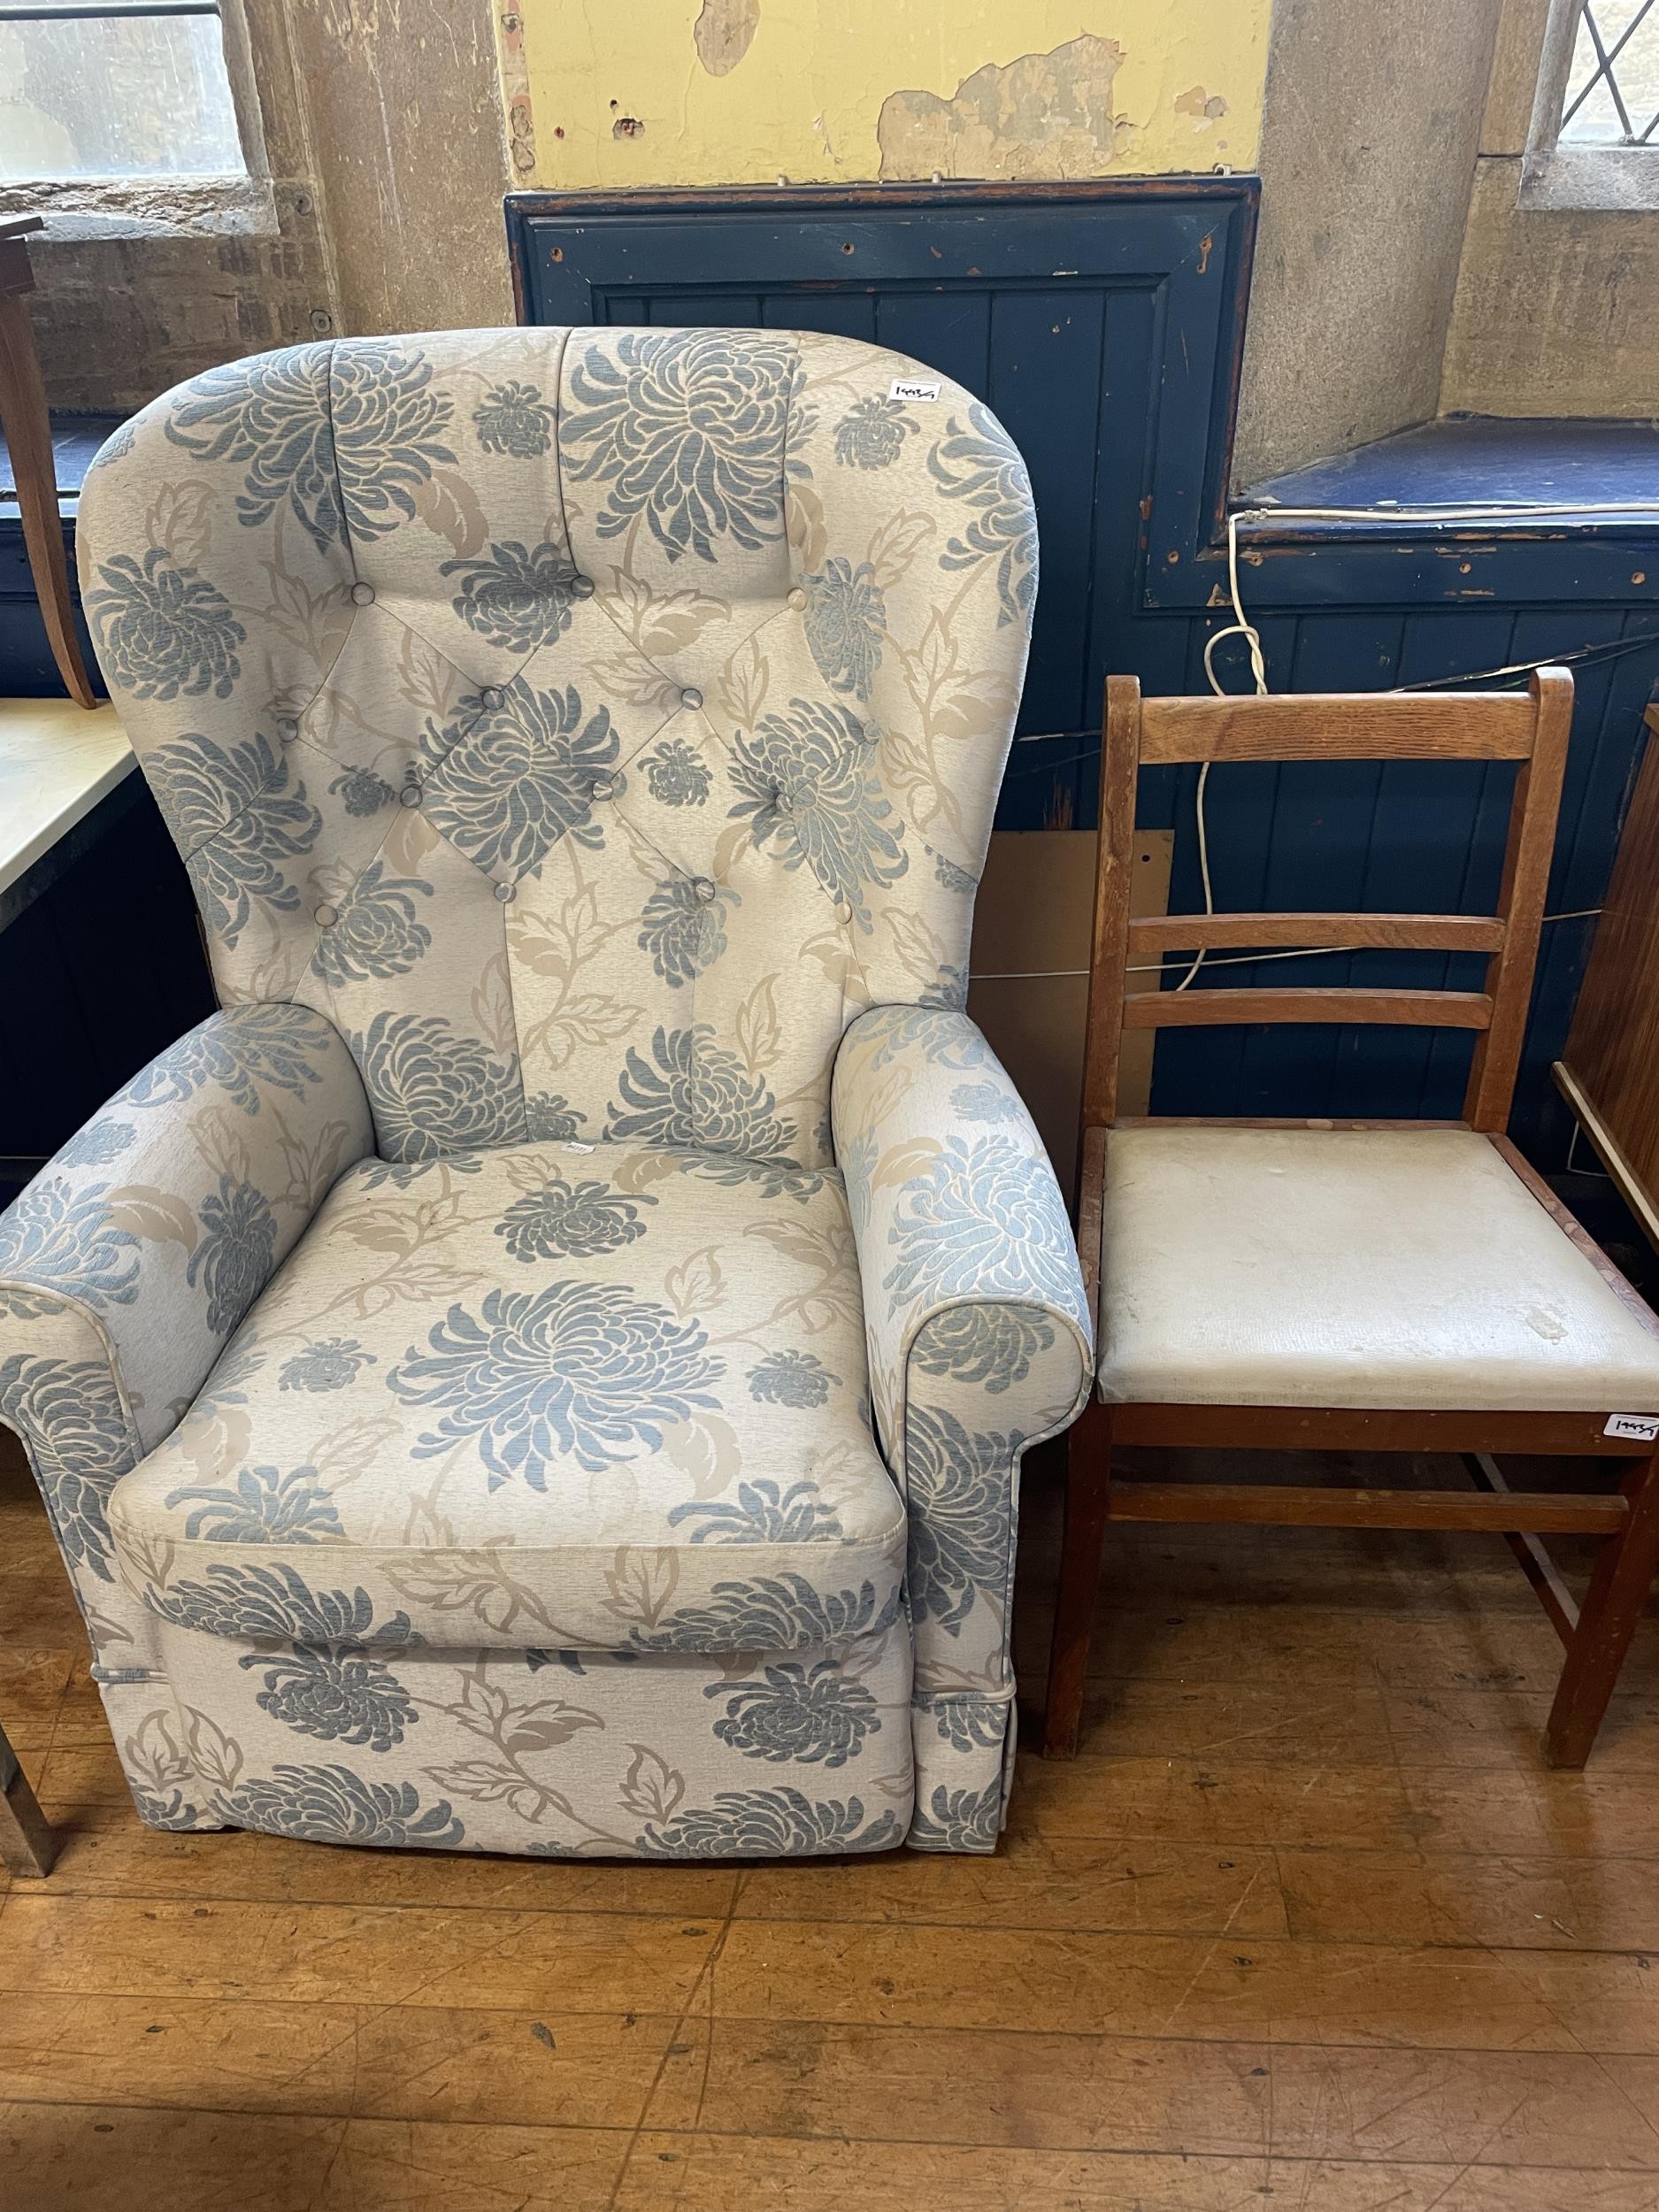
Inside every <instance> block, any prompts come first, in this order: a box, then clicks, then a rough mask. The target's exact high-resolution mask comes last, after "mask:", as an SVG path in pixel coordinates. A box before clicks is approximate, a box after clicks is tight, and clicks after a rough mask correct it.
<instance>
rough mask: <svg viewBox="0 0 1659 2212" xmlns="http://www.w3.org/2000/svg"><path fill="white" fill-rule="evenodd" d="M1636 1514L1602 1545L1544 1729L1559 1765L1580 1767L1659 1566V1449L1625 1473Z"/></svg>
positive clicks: (1551, 1758)
mask: <svg viewBox="0 0 1659 2212" xmlns="http://www.w3.org/2000/svg"><path fill="white" fill-rule="evenodd" d="M1624 1494H1625V1496H1626V1497H1627V1498H1628V1499H1629V1500H1630V1518H1629V1520H1628V1521H1627V1522H1626V1523H1625V1525H1624V1529H1623V1531H1622V1532H1621V1533H1620V1534H1619V1535H1617V1536H1614V1537H1609V1539H1608V1540H1607V1541H1606V1542H1605V1543H1604V1544H1603V1545H1602V1547H1601V1555H1600V1557H1599V1558H1598V1559H1597V1561H1596V1563H1595V1571H1594V1573H1593V1575H1592V1576H1591V1578H1590V1587H1589V1591H1588V1593H1587V1594H1586V1598H1585V1601H1584V1605H1583V1608H1582V1609H1581V1611H1580V1612H1579V1615H1578V1630H1577V1632H1576V1633H1575V1634H1574V1636H1573V1639H1572V1641H1571V1644H1570V1645H1569V1646H1568V1647H1567V1663H1566V1665H1565V1666H1564V1667H1563V1669H1562V1671H1561V1681H1560V1683H1559V1685H1558V1686H1557V1687H1556V1690H1555V1703H1554V1704H1553V1705H1552V1706H1551V1707H1550V1709H1549V1719H1548V1723H1547V1724H1546V1725H1545V1729H1544V1756H1545V1758H1546V1760H1547V1761H1548V1763H1549V1764H1550V1765H1551V1766H1552V1767H1581V1766H1582V1765H1583V1764H1584V1763H1585V1761H1586V1759H1587V1758H1588V1757H1589V1755H1590V1748H1591V1746H1592V1745H1593V1744H1594V1741H1595V1735H1596V1731H1597V1729H1598V1728H1600V1726H1601V1716H1602V1714H1603V1713H1605V1712H1606V1710H1607V1701H1608V1700H1609V1697H1611V1695H1612V1694H1613V1686H1614V1684H1615V1683H1616V1682H1617V1680H1618V1671H1619V1669H1620V1668H1621V1667H1622V1666H1623V1665H1624V1654H1625V1653H1626V1651H1628V1650H1629V1648H1630V1640H1631V1638H1632V1635H1633V1634H1634V1633H1635V1630H1636V1623H1637V1622H1638V1620H1639V1619H1640V1617H1641V1610H1642V1608H1643V1606H1644V1605H1645V1604H1646V1603H1647V1593H1648V1591H1649V1590H1650V1589H1651V1588H1652V1587H1653V1580H1654V1573H1655V1569H1659V1452H1655V1453H1654V1455H1652V1456H1651V1457H1650V1458H1648V1459H1645V1460H1643V1461H1642V1463H1641V1464H1640V1466H1639V1467H1637V1468H1635V1469H1634V1470H1633V1471H1632V1473H1631V1474H1630V1475H1629V1476H1628V1477H1627V1478H1626V1479H1625V1482H1624Z"/></svg>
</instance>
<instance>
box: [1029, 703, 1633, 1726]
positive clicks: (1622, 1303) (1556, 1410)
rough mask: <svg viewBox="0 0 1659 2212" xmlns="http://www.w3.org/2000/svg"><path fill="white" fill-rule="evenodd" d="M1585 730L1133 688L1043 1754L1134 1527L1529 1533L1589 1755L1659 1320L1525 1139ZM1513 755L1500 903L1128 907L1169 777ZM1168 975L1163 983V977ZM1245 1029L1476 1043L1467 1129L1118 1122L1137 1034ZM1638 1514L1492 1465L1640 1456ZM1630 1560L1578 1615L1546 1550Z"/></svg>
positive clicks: (1615, 1622)
mask: <svg viewBox="0 0 1659 2212" xmlns="http://www.w3.org/2000/svg"><path fill="white" fill-rule="evenodd" d="M1571 712H1572V684H1571V678H1570V677H1569V676H1568V675H1567V674H1566V673H1565V672H1564V671H1563V670H1560V669H1544V670H1541V671H1540V672H1539V673H1538V674H1537V675H1536V676H1535V677H1534V678H1533V680H1532V691H1531V695H1530V697H1529V696H1526V695H1522V694H1519V693H1482V694H1471V693H1463V694H1462V695H1441V696H1425V695H1415V696H1414V695H1353V696H1336V697H1323V698H1321V697H1315V696H1306V695H1304V696H1302V697H1280V696H1275V697H1270V698H1227V699H1210V698H1179V699H1148V700H1146V701H1143V700H1142V699H1141V687H1140V685H1139V684H1138V683H1137V682H1136V681H1135V680H1133V678H1127V677H1113V678H1112V679H1111V680H1110V682H1109V683H1108V685H1107V690H1106V732H1105V742H1104V745H1103V747H1102V764H1101V825H1102V828H1101V845H1100V863H1099V873H1098V878H1097V884H1096V897H1095V908H1094V949H1093V954H1092V960H1091V967H1090V979H1089V1001H1088V1025H1087V1047H1086V1061H1085V1072H1084V1101H1083V1127H1082V1145H1081V1163H1082V1164H1081V1170H1080V1186H1081V1187H1080V1204H1079V1240H1080V1244H1081V1249H1082V1258H1083V1270H1084V1275H1085V1279H1086V1281H1087V1284H1088V1286H1089V1292H1090V1296H1091V1299H1092V1300H1093V1302H1094V1307H1095V1311H1096V1317H1097V1322H1098V1369H1097V1381H1096V1388H1095V1394H1094V1397H1093V1399H1092V1400H1091V1402H1090V1404H1089V1406H1088V1408H1087V1410H1086V1411H1085V1413H1084V1415H1083V1417H1082V1418H1081V1419H1080V1421H1079V1423H1078V1425H1077V1426H1076V1427H1075V1428H1073V1429H1072V1431H1071V1434H1070V1437H1069V1438H1068V1440H1067V1442H1068V1455H1067V1474H1066V1505H1065V1538H1064V1558H1063V1563H1062V1569H1061V1582H1060V1596H1059V1608H1058V1613H1057V1617H1056V1622H1055V1632H1054V1649H1053V1657H1052V1661H1051V1664H1050V1669H1049V1679H1048V1713H1047V1716H1046V1730H1045V1738H1044V1744H1043V1748H1044V1750H1045V1752H1046V1753H1047V1754H1048V1755H1049V1756H1051V1757H1056V1756H1057V1757H1069V1756H1070V1755H1071V1754H1072V1753H1073V1752H1074V1751H1075V1750H1076V1747H1077V1734H1078V1721H1079V1711H1080V1709H1081V1705H1082V1698H1083V1686H1084V1678H1085V1673H1086V1670H1087V1660H1088V1647H1089V1628H1090V1619H1091V1616H1092V1613H1093V1610H1094V1601H1095V1594H1096V1591H1097V1588H1098V1586H1099V1581H1100V1570H1101V1557H1102V1548H1103V1543H1104V1539H1105V1533H1106V1526H1107V1524H1108V1523H1109V1522H1110V1521H1187V1522H1227V1523H1238V1522H1256V1523H1273V1524H1278V1525H1286V1526H1291V1527H1302V1528H1306V1527H1324V1528H1393V1529H1453V1530H1457V1529H1462V1530H1485V1531H1488V1532H1493V1533H1496V1534H1502V1535H1503V1536H1505V1537H1506V1538H1507V1539H1508V1540H1509V1543H1510V1546H1511V1548H1513V1549H1514V1550H1515V1552H1516V1554H1517V1558H1518V1559H1519V1561H1520V1563H1521V1565H1522V1567H1523V1569H1524V1570H1525V1572H1526V1574H1527V1576H1528V1578H1530V1579H1531V1581H1532V1585H1533V1586H1534V1588H1535V1589H1536V1590H1537V1592H1538V1594H1539V1596H1540V1599H1541V1600H1542V1601H1543V1604H1544V1608H1545V1610H1546V1611H1547V1612H1548V1615H1549V1617H1550V1619H1551V1620H1552V1621H1553V1622H1554V1624H1555V1628H1556V1630H1557V1632H1558V1633H1559V1634H1560V1637H1561V1640H1562V1641H1563V1644H1564V1645H1565V1647H1566V1654H1567V1656H1566V1663H1565V1666H1564V1668H1563V1671H1562V1676H1561V1681H1560V1686H1559V1687H1558V1689H1557V1690H1556V1693H1555V1702H1554V1704H1553V1706H1552V1708H1551V1710H1550V1715H1549V1720H1548V1726H1547V1729H1546V1731H1545V1738H1544V1749H1545V1755H1546V1757H1547V1758H1548V1761H1549V1763H1551V1764H1552V1765H1554V1766H1559V1767H1578V1766H1582V1765H1583V1764H1584V1763H1585V1760H1586V1758H1587V1756H1588V1755H1589V1752H1590V1747H1591V1746H1592V1744H1593V1743H1594V1740H1595V1733H1596V1730H1597V1728H1598V1726H1599V1725H1600V1724H1601V1716H1602V1713H1603V1711H1604V1710H1605V1709H1606V1706H1607V1701H1608V1698H1609V1695H1610V1694H1611V1692H1612V1689H1613V1685H1614V1682H1615V1681H1616V1679H1617V1675H1618V1671H1619V1667H1620V1664H1621V1663H1622V1662H1623V1659H1624V1653H1625V1650H1626V1647H1628V1645H1629V1642H1630V1640H1631V1635H1632V1631H1633V1630H1634V1628H1635V1624H1636V1621H1637V1617H1638V1616H1639V1615H1640V1611H1641V1609H1642V1605H1643V1602H1644V1601H1645V1599H1646V1596H1647V1590H1648V1587H1649V1585H1650V1584H1651V1582H1652V1579H1653V1576H1654V1571H1655V1563H1656V1562H1659V1480H1656V1479H1655V1451H1654V1449H1653V1441H1654V1439H1655V1437H1659V1321H1656V1320H1655V1317H1654V1316H1653V1314H1652V1313H1651V1312H1650V1311H1649V1310H1648V1309H1647V1306H1646V1305H1644V1304H1643V1302H1641V1300H1640V1298H1638V1296H1637V1295H1636V1294H1635V1292H1634V1291H1633V1290H1632V1288H1631V1287H1630V1286H1629V1285H1628V1284H1627V1283H1626V1282H1625V1281H1624V1278H1623V1277H1622V1276H1621V1275H1620V1274H1619V1273H1618V1271H1617V1269H1616V1268H1614V1266H1613V1265H1612V1263H1610V1262H1609V1260H1608V1259H1607V1258H1606V1257H1605V1256H1603V1255H1602V1254H1601V1251H1600V1250H1598V1248H1596V1246H1595V1245H1594V1243H1593V1242H1592V1241H1591V1240H1590V1238H1589V1237H1587V1236H1586V1234H1585V1233H1584V1232H1583V1230H1582V1229H1580V1227H1579V1226H1578V1223H1577V1222H1576V1221H1575V1220H1574V1219H1573V1218H1572V1217H1571V1214H1569V1213H1568V1212H1567V1211H1566V1210H1565V1208H1564V1207H1563V1206H1562V1205H1561V1204H1559V1202H1557V1201H1556V1199H1555V1196H1554V1195H1553V1194H1552V1193H1551V1192H1550V1191H1549V1189H1548V1187H1546V1185H1545V1184H1544V1183H1542V1182H1541V1181H1540V1179H1539V1178H1538V1177H1537V1176H1536V1175H1535V1174H1534V1173H1533V1172H1532V1169H1531V1168H1530V1167H1529V1166H1528V1165H1527V1164H1526V1163H1525V1160H1523V1159H1522V1158H1521V1156H1520V1155H1519V1153H1517V1151H1516V1150H1515V1148H1514V1147H1513V1146H1512V1145H1511V1144H1510V1143H1509V1141H1508V1140H1507V1138H1506V1137H1505V1136H1504V1133H1503V1132H1504V1127H1505V1125H1506V1123H1507V1121H1508V1119H1509V1105H1510V1099H1511V1095H1512V1094H1513V1091H1514V1087H1515V1078H1516V1071H1517V1066H1518V1064H1519V1060H1520V1053H1521V1041H1522V1035H1523V1032H1524V1029H1525V1022H1526V1015H1527V1006H1528V1001H1529V998H1530V995H1531V991H1532V970H1533V964H1534V962H1535V960H1536V957H1537V952H1538V941H1539V926H1540V922H1541V920H1542V918H1543V908H1544V890H1545V884H1546V880H1547V878H1548V872H1549V860H1550V850H1551V847H1552V845H1553V843H1554V841H1555V816H1556V810H1557V808H1558V805H1559V803H1560V796H1561V783H1562V772H1563V766H1564V764H1565V759H1566V749H1567V733H1568V725H1569V722H1570V720H1571ZM1293 759H1303V760H1305V759H1331V760H1352V759H1364V760H1424V761H1448V760H1509V761H1514V762H1515V763H1516V764H1517V767H1516V783H1515V796H1514V803H1513V808H1512V811H1511V816H1510V821H1509V841H1508V846H1507V849H1506V852H1505V856H1504V863H1503V874H1502V888H1501V890H1500V893H1499V896H1498V910H1497V913H1496V914H1495V915H1494V916H1490V917H1488V916H1484V915H1467V914H1373V913H1355V914H1263V915H1243V914H1212V915H1205V914H1171V915H1169V916H1160V917H1157V918H1152V919H1147V920H1137V921H1133V922H1132V921H1131V920H1130V918H1129V910H1128V902H1129V876H1130V864H1131V854H1132V849H1133V847H1132V839H1133V832H1134V818H1135V792H1136V785H1137V780H1138V775H1139V771H1140V769H1141V765H1142V764H1147V765H1148V766H1149V765H1152V764H1158V765H1163V764H1170V763H1181V762H1205V761H1237V760H1293ZM1304 945H1305V946H1310V947H1315V946H1341V947H1354V948H1371V947H1379V946H1381V947H1394V948H1407V949H1429V950H1434V951H1443V952H1476V953H1484V954H1485V955H1486V987H1485V989H1484V990H1481V991H1452V990H1364V989H1359V988H1355V987H1348V986H1347V985H1343V986H1340V987H1336V988H1333V989H1302V988H1297V989H1268V988H1257V987H1255V986H1254V985H1251V986H1248V987H1240V988H1196V987H1195V988H1187V989H1179V990H1176V989H1168V988H1164V989H1158V988H1154V989H1141V988H1138V987H1136V988H1131V987H1130V986H1131V985H1132V984H1133V983H1135V982H1136V981H1137V979H1136V978H1135V977H1133V976H1132V975H1131V974H1130V973H1129V972H1128V971H1129V966H1130V963H1131V961H1132V959H1133V961H1134V962H1135V963H1136V964H1141V963H1144V962H1147V961H1148V960H1155V959H1156V958H1157V957H1158V956H1162V955H1164V954H1165V953H1171V952H1180V953H1193V952H1196V951H1198V950H1199V949H1219V948H1221V947H1237V948H1240V949H1247V948H1248V949H1256V948H1258V947H1276V948H1277V947H1287V946H1304ZM1148 980H1151V979H1148ZM1239 1022H1249V1023H1256V1022H1341V1023H1348V1022H1378V1023H1411V1024H1417V1023H1426V1024H1436V1025H1450V1026H1452V1027H1455V1028H1463V1029H1469V1030H1472V1031H1473V1032H1474V1033H1475V1043H1474V1058H1473V1064H1472V1066H1471V1071H1470V1076H1469V1087H1468V1092H1467V1095H1466V1098H1465V1101H1464V1119H1463V1121H1461V1122H1397V1121H1395V1122H1384V1121H1372V1122H1330V1121H1305V1122H1295V1121H1289V1122H1286V1121H1231V1122H1228V1121H1203V1120H1189V1119H1174V1120H1162V1121H1159V1120H1151V1119H1135V1120H1127V1119H1125V1120H1118V1118H1117V1071H1118V1050H1119V1046H1120V1044H1121V1041H1122V1038H1123V1033H1124V1031H1125V1029H1126V1028H1127V1029H1144V1028H1154V1029H1156V1028H1163V1027H1167V1026H1169V1025H1176V1024H1180V1025H1225V1024H1228V1023H1239ZM1122 1444H1131V1445H1134V1444H1156V1445H1168V1446H1185V1447H1199V1448H1202V1447H1220V1446H1225V1447H1228V1448H1240V1447H1242V1448H1256V1449H1262V1450H1268V1451H1284V1450H1292V1449H1296V1450H1307V1449H1316V1450H1327V1451H1398V1452H1452V1453H1457V1454H1460V1455H1463V1458H1464V1463H1465V1465H1466V1466H1467V1467H1468V1469H1469V1471H1470V1472H1471V1475H1472V1476H1473V1477H1474V1478H1475V1480H1476V1482H1477V1483H1478V1484H1479V1487H1478V1488H1475V1489H1468V1490H1411V1489H1397V1490H1394V1489H1351V1488H1350V1489H1340V1488H1335V1487H1319V1488H1294V1487H1287V1486H1279V1485H1272V1486H1269V1485H1259V1486H1258V1485H1238V1484H1210V1483H1203V1482H1186V1481H1178V1482H1156V1481H1136V1482H1128V1481H1116V1480H1114V1479H1112V1474H1111V1454H1112V1450H1113V1448H1114V1446H1116V1445H1122ZM1632 1448H1639V1449H1640V1456H1639V1457H1637V1458H1636V1459H1635V1460H1634V1462H1633V1463H1631V1464H1628V1467H1627V1471H1624V1479H1623V1482H1622V1486H1620V1487H1619V1488H1618V1489H1617V1490H1616V1491H1615V1492H1614V1493H1613V1494H1611V1495H1602V1494H1595V1493H1594V1492H1593V1493H1590V1494H1569V1493H1562V1494H1555V1493H1548V1494H1540V1493H1535V1492H1525V1493H1521V1492H1513V1491H1511V1490H1509V1488H1508V1487H1507V1486H1505V1484H1504V1481H1503V1478H1502V1474H1501V1473H1500V1472H1499V1471H1498V1469H1497V1466H1496V1464H1495V1462H1494V1459H1493V1458H1492V1456H1491V1455H1494V1454H1495V1453H1501V1452H1514V1453H1524V1454H1539V1455H1549V1454H1571V1455H1575V1456H1577V1455H1582V1454H1594V1455H1598V1456H1605V1457H1609V1458H1615V1459H1621V1460H1624V1461H1625V1462H1626V1463H1629V1462H1630V1461H1631V1455H1632ZM1557 1531H1571V1532H1578V1533H1584V1534H1589V1535H1595V1536H1600V1537H1602V1538H1604V1539H1605V1540H1606V1541H1605V1543H1604V1545H1603V1547H1602V1548H1601V1552H1600V1554H1599V1555H1598V1559H1597V1563H1596V1565H1595V1569H1594V1574H1593V1576H1592V1578H1591V1581H1590V1585H1589V1589H1588V1593H1587V1595H1586V1599H1585V1602H1584V1606H1583V1609H1582V1611H1581V1612H1580V1611H1579V1610H1578V1609H1576V1608H1575V1606H1574V1604H1573V1601H1572V1599H1571V1595H1570V1594H1569V1592H1568V1590H1567V1588H1566V1586H1565V1585H1564V1584H1563V1582H1562V1580H1561V1578H1560V1577H1559V1575H1558V1574H1557V1573H1556V1572H1555V1569H1554V1567H1553V1565H1552V1564H1551V1563H1550V1561H1549V1557H1548V1553H1547V1552H1546V1551H1545V1550H1544V1548H1543V1547H1542V1546H1541V1544H1540V1541H1539V1540H1540V1537H1542V1536H1544V1535H1546V1534H1548V1533H1551V1532H1557Z"/></svg>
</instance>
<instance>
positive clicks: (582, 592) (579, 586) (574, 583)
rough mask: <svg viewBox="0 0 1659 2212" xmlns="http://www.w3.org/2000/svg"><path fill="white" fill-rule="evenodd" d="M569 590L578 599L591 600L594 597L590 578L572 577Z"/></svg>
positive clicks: (592, 581)
mask: <svg viewBox="0 0 1659 2212" xmlns="http://www.w3.org/2000/svg"><path fill="white" fill-rule="evenodd" d="M571 589H572V591H573V592H574V593H575V595H576V596H577V597H578V598H579V599H591V598H592V597H593V595H594V580H593V578H592V577H591V576H572V578H571Z"/></svg>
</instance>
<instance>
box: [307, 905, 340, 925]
mask: <svg viewBox="0 0 1659 2212" xmlns="http://www.w3.org/2000/svg"><path fill="white" fill-rule="evenodd" d="M311 919H312V920H313V921H314V922H315V923H316V925H317V926H318V928H319V929H332V928H333V927H334V924H335V923H336V922H337V921H338V920H339V919H340V914H339V910H338V909H337V908H334V907H332V906H316V907H313V908H312V909H311Z"/></svg>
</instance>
